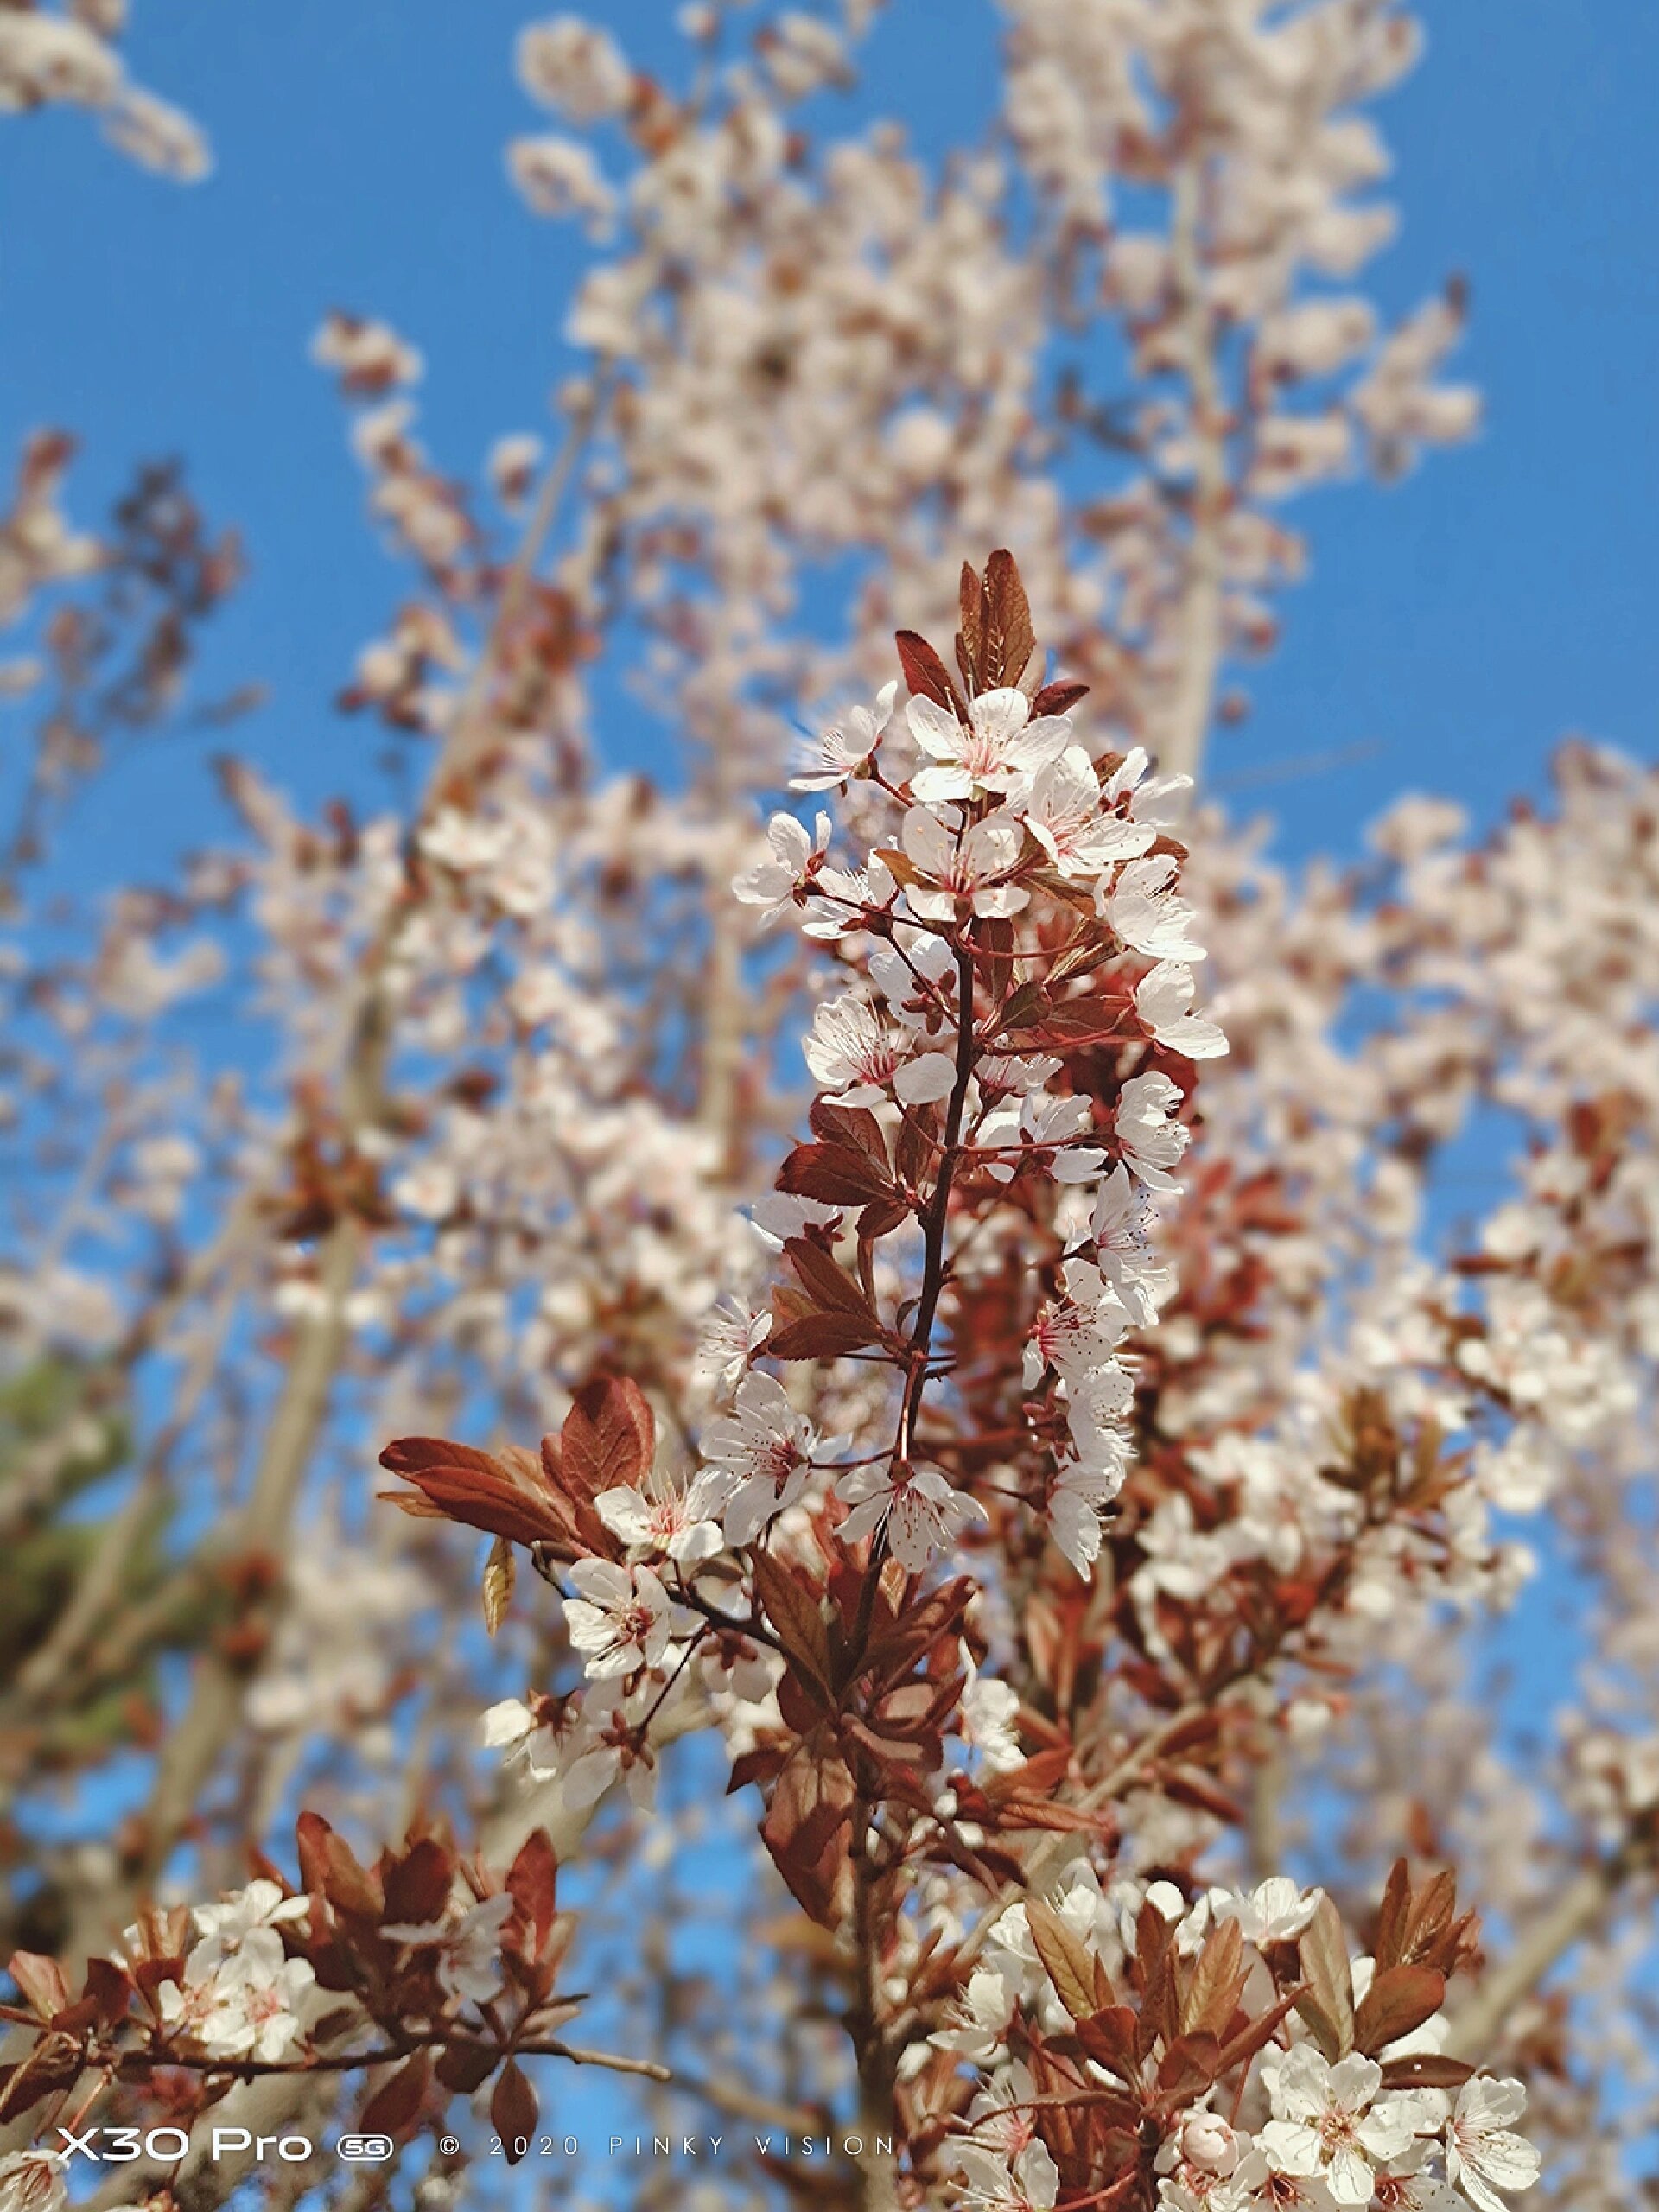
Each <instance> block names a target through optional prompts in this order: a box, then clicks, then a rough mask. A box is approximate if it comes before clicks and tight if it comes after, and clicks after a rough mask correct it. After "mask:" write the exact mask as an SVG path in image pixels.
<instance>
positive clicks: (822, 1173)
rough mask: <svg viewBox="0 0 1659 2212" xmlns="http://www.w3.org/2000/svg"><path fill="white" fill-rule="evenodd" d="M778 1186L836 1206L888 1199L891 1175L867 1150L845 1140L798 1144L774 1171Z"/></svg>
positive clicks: (891, 1191) (891, 1183)
mask: <svg viewBox="0 0 1659 2212" xmlns="http://www.w3.org/2000/svg"><path fill="white" fill-rule="evenodd" d="M778 1187H779V1190H780V1191H789V1192H792V1193H794V1194H795V1195H796V1196H797V1197H799V1198H822V1199H823V1200H824V1201H825V1202H826V1203H827V1204H828V1205H836V1206H862V1205H870V1204H871V1203H872V1202H874V1201H876V1200H884V1201H885V1200H890V1199H891V1198H892V1197H893V1179H892V1177H891V1176H890V1175H888V1174H887V1173H886V1172H885V1170H884V1169H882V1168H880V1167H878V1166H877V1165H876V1164H875V1162H874V1160H872V1159H871V1157H870V1155H869V1154H868V1153H867V1152H859V1151H855V1149H854V1147H852V1146H851V1145H845V1144H798V1145H797V1146H796V1147H795V1149H794V1150H793V1152H791V1154H789V1156H788V1158H787V1159H786V1160H785V1162H784V1164H783V1166H782V1167H781V1168H780V1169H779V1173H778Z"/></svg>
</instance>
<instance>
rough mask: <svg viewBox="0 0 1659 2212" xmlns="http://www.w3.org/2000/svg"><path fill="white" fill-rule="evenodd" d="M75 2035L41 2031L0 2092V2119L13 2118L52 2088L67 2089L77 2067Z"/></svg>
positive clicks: (78, 2059)
mask: <svg viewBox="0 0 1659 2212" xmlns="http://www.w3.org/2000/svg"><path fill="white" fill-rule="evenodd" d="M81 2056H82V2054H81V2043H80V2038H79V2036H60V2035H44V2036H42V2037H41V2039H40V2041H39V2043H37V2044H35V2048H34V2050H32V2051H30V2053H29V2056H28V2057H27V2058H26V2059H25V2060H24V2061H23V2063H22V2065H21V2066H19V2067H16V2068H15V2069H13V2071H12V2072H11V2074H10V2075H9V2076H8V2077H7V2081H6V2086H5V2088H4V2091H3V2092H0V2121H4V2120H15V2119H16V2116H17V2114H18V2113H23V2112H27V2111H28V2110H29V2107H30V2106H31V2105H34V2104H38V2103H39V2101H40V2100H41V2098H42V2097H44V2096H46V2095H48V2094H49V2093H50V2092H51V2091H53V2090H54V2089H67V2088H68V2087H69V2085H70V2083H71V2082H73V2081H75V2080H77V2079H78V2078H79V2074H80V2070H81Z"/></svg>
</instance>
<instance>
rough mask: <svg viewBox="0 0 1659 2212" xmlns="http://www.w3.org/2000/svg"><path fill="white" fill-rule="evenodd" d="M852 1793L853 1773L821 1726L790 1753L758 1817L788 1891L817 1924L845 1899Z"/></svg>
mask: <svg viewBox="0 0 1659 2212" xmlns="http://www.w3.org/2000/svg"><path fill="white" fill-rule="evenodd" d="M854 1797H855V1792H854V1789H853V1777H852V1776H851V1774H850V1773H849V1770H848V1768H847V1764H846V1762H845V1761H844V1760H843V1759H842V1758H841V1757H840V1756H839V1755H838V1754H837V1753H836V1751H835V1749H834V1743H833V1738H831V1737H830V1735H829V1731H828V1729H827V1728H826V1729H823V1730H822V1731H819V1732H815V1733H814V1734H813V1735H812V1736H810V1737H808V1738H806V1740H805V1741H804V1742H803V1743H800V1744H798V1745H796V1747H795V1749H794V1751H792V1752H791V1754H790V1756H789V1758H788V1759H787V1760H786V1761H785V1764H784V1768H783V1770H782V1772H781V1773H780V1774H779V1777H778V1779H777V1782H776V1783H775V1784H774V1785H773V1788H772V1802H771V1804H770V1805H769V1806H768V1807H767V1808H766V1819H765V1821H763V1822H762V1823H761V1827H760V1836H761V1840H762V1841H763V1842H764V1843H765V1845H766V1849H767V1850H768V1851H769V1852H770V1853H772V1860H773V1862H774V1864H775V1865H776V1866H777V1868H778V1872H779V1873H780V1874H781V1875H782V1876H783V1878H784V1880H785V1882H786V1883H787V1884H788V1885H789V1891H790V1894H791V1897H793V1898H794V1899H795V1902H796V1903H797V1904H798V1905H799V1906H800V1908H801V1910H802V1911H803V1912H804V1913H805V1914H806V1915H807V1916H808V1918H809V1919H810V1920H813V1921H816V1922H817V1924H818V1926H819V1927H820V1928H835V1927H837V1926H839V1924H840V1922H841V1919H842V1915H843V1914H844V1913H845V1911H846V1910H847V1909H848V1906H849V1902H850V1892H851V1889H852V1878H851V1871H850V1862H849V1855H848V1841H847V1834H848V1829H849V1825H850V1823H851V1820H852V1814H853V1804H854Z"/></svg>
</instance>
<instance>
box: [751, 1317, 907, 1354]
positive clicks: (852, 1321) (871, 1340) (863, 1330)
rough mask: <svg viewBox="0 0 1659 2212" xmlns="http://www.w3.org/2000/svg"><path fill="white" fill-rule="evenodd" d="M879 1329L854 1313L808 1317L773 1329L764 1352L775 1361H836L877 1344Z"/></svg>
mask: <svg viewBox="0 0 1659 2212" xmlns="http://www.w3.org/2000/svg"><path fill="white" fill-rule="evenodd" d="M880 1337H881V1332H880V1328H879V1327H878V1326H876V1325H874V1324H873V1323H871V1322H869V1321H866V1320H861V1319H860V1318H859V1316H858V1315H857V1314H855V1313H810V1314H807V1315H806V1316H805V1317H804V1319H801V1320H798V1321H789V1322H785V1325H784V1326H783V1327H782V1328H781V1329H779V1328H774V1329H773V1330H772V1334H771V1335H770V1336H769V1337H768V1338H766V1350H767V1351H769V1352H770V1353H771V1354H772V1357H773V1358H774V1359H838V1358H839V1357H841V1355H842V1352H849V1351H863V1350H864V1348H865V1346H866V1345H867V1344H877V1343H879V1342H880Z"/></svg>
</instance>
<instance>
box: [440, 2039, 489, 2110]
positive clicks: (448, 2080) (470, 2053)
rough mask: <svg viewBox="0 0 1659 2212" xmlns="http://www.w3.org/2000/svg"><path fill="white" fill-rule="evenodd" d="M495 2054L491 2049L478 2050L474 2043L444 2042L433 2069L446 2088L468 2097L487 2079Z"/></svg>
mask: <svg viewBox="0 0 1659 2212" xmlns="http://www.w3.org/2000/svg"><path fill="white" fill-rule="evenodd" d="M495 2056H496V2055H495V2053H494V2052H493V2050H480V2047H479V2046H478V2045H477V2044H467V2043H451V2044H445V2045H444V2047H443V2049H442V2051H441V2052H440V2054H439V2056H438V2063H437V2065H436V2067H435V2069H434V2071H435V2073H436V2075H437V2077H438V2079H439V2081H440V2082H442V2084H443V2086H444V2088H446V2089H453V2090H454V2092H455V2093H456V2094H457V2095H459V2096H463V2097H470V2096H471V2095H472V2094H473V2091H474V2089H477V2088H482V2087H483V2085H484V2083H485V2082H487V2081H488V2080H489V2078H490V2075H491V2073H492V2072H493V2069H494V2066H495Z"/></svg>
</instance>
